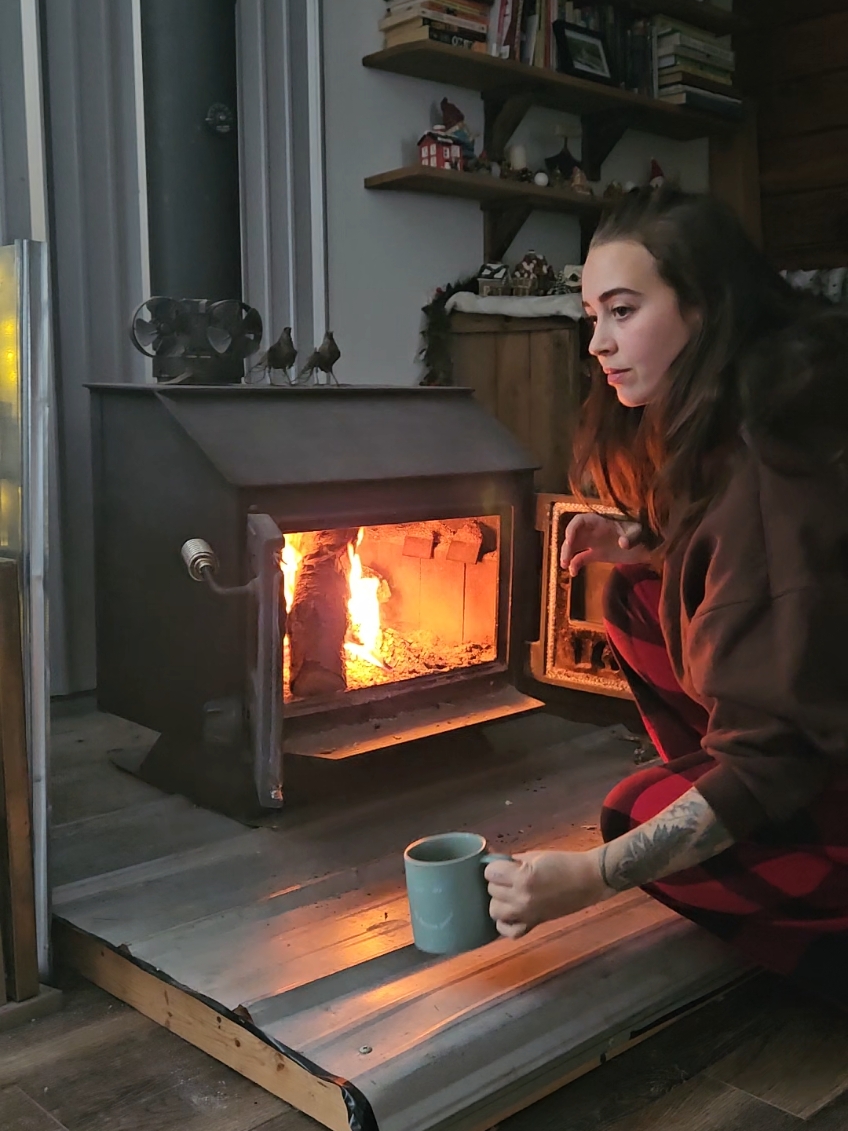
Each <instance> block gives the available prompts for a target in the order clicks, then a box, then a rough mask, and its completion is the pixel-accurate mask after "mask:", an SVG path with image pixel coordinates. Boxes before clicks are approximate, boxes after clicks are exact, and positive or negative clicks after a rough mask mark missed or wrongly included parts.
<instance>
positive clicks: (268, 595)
mask: <svg viewBox="0 0 848 1131" xmlns="http://www.w3.org/2000/svg"><path fill="white" fill-rule="evenodd" d="M283 543H284V539H283V535H282V533H281V532H280V528H279V527H278V526H277V524H276V523H275V522H274V520H273V519H272V518H271V517H270V516H269V515H267V514H251V515H248V518H247V559H248V560H247V565H248V574H249V576H251V577H252V578H253V600H254V601H255V605H256V607H255V615H254V616H251V617H248V618H247V621H248V633H249V639H248V647H247V714H248V722H249V726H250V741H251V746H252V750H253V777H254V782H255V784H256V794H257V797H258V799H259V803H260V805H262V806H263V807H264V808H268V809H278V808H280V807H281V806H282V804H283V694H282V687H283V637H284V635H285V628H284V625H283V623H282V622H283V620H284V619H285V601H283V600H281V592H280V591H281V588H282V580H283V575H282V573H281V571H280V554H281V552H282V549H283Z"/></svg>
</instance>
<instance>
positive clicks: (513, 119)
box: [483, 89, 537, 162]
mask: <svg viewBox="0 0 848 1131" xmlns="http://www.w3.org/2000/svg"><path fill="white" fill-rule="evenodd" d="M536 100H537V99H536V95H535V93H534V92H533V91H530V90H519V91H515V90H508V89H507V90H491V91H486V92H485V93H484V94H483V120H484V122H485V126H484V130H483V148H484V149H485V151H486V156H487V157H488V158H489V160H490V161H498V162H500V161H503V156H504V150H505V149H506V143H507V142H508V141H509V139H510V138H511V137H512V135H513V134H514V133H515V131H516V130H517V129H518V127H519V125H520V124H521V122H522V121H523V120H524V117H525V115H526V114H527V111H528V110H529V109H530V107H531V106H534V105H535V104H536Z"/></svg>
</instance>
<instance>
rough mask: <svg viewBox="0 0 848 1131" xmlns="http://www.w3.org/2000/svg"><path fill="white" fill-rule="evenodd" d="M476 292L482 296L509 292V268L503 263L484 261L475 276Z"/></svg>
mask: <svg viewBox="0 0 848 1131" xmlns="http://www.w3.org/2000/svg"><path fill="white" fill-rule="evenodd" d="M477 293H478V294H479V295H480V296H481V297H482V298H487V297H490V296H493V295H504V294H509V268H508V267H507V265H506V264H505V263H484V264H483V266H482V267H481V268H480V273H479V274H478V276H477Z"/></svg>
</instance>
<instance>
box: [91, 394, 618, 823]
mask: <svg viewBox="0 0 848 1131" xmlns="http://www.w3.org/2000/svg"><path fill="white" fill-rule="evenodd" d="M91 393H92V411H93V450H94V473H95V474H94V479H95V537H96V585H97V598H96V601H97V603H96V608H97V653H98V705H99V706H100V707H101V708H102V709H103V710H105V711H109V712H111V713H113V714H117V715H121V716H123V717H125V718H128V719H131V720H133V721H135V722H138V723H140V724H142V725H144V726H146V727H149V728H151V729H152V730H154V731H157V732H159V734H160V736H161V737H160V739H159V740H158V742H157V744H156V746H155V747H154V749H153V751H151V754H150V755H149V756H148V759H147V762H146V773H145V775H144V776H147V777H148V778H149V779H150V780H155V781H157V782H160V784H168V782H163V781H161V780H160V779H162V778H163V777H164V778H167V779H169V781H170V783H171V785H172V786H174V785H175V787H176V788H179V789H181V790H182V791H184V792H187V793H189V794H190V795H191V794H194V795H195V796H198V793H200V795H201V796H202V791H198V790H197V789H195V788H192V779H193V778H195V779H196V778H198V777H204V776H208V775H209V774H210V772H211V770H210V767H213V766H214V767H216V772H218V773H219V774H220V773H221V768H222V767H223V784H224V789H225V790H235V791H236V792H238V789H239V786H240V784H241V785H243V784H244V781H245V780H247V781H249V783H250V791H251V796H252V799H253V801H254V802H255V803H257V804H258V805H259V806H260V807H262V808H266V809H271V808H276V807H280V806H281V805H282V804H283V799H284V791H285V763H286V758H287V756H288V757H290V758H295V757H299V758H302V757H310V758H322V759H330V760H337V759H341V758H346V757H349V756H352V755H356V754H361V753H365V752H367V751H374V750H379V749H382V748H385V747H390V746H393V745H395V744H398V743H401V742H405V741H409V740H410V739H414V738H419V737H423V736H425V735H428V734H433V733H438V732H443V731H446V730H451V729H456V728H458V727H463V726H468V725H471V724H475V723H480V722H486V721H491V720H494V719H497V718H502V717H505V716H508V715H511V714H516V713H520V712H524V711H528V710H533V709H535V708H537V707H540V706H542V705H543V704H542V700H541V699H540V698H539V688H540V687H542V686H544V685H552V684H553V685H561V686H566V687H571V688H575V687H577V688H580V689H586V690H594V691H601V692H605V693H607V694H609V693H611V694H619V695H620V694H626V692H625V691H624V690H623V683H622V679H621V676H620V673H618V672H617V671H616V670H615V666H614V662H613V661H612V659H611V657H610V656H609V654H608V652H607V651H606V649H605V645H604V641H603V632H602V623H601V613H600V605H599V593H600V590H601V588H602V583H603V580H604V575H603V571H602V570H601V569H600V568H599V567H596V568H595V569H594V570H590V571H588V572H587V573H586V574H585V576H583V577H581V579H580V580H579V581H577V582H576V583H571V582H569V581H568V580H567V579H564V578H563V577H562V575H561V572H560V571H559V570H558V569H557V566H556V557H557V554H558V548H559V545H560V544H561V540H562V532H563V530H564V527H565V524H566V522H567V520H568V518H569V517H570V516H571V514H572V513H573V511H574V509H576V507H577V504H576V503H575V502H574V501H573V500H568V499H567V498H564V497H561V496H538V497H537V496H535V495H534V493H533V485H532V474H533V466H534V462H533V460H532V458H531V457H530V456H529V455H528V454H527V453H526V452H525V451H524V450H523V449H522V448H521V447H520V445H519V444H518V443H517V441H516V440H515V439H514V438H513V437H512V435H511V434H510V433H509V432H508V430H507V429H506V428H504V427H503V425H501V424H500V423H499V422H498V421H497V420H495V419H494V418H493V417H491V416H490V415H489V414H488V413H487V412H486V411H485V410H484V409H482V408H481V407H480V406H479V405H478V404H477V403H476V402H475V400H474V399H473V397H472V394H471V391H470V390H467V389H456V388H426V389H425V388H372V387H355V388H351V387H341V388H307V389H283V388H276V387H259V388H256V387H246V386H224V387H201V386H190V387H179V386H176V387H164V386H152V385H151V386H133V385H92V386H91ZM181 551H183V553H182V554H181ZM195 784H196V782H195Z"/></svg>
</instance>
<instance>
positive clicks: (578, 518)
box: [559, 514, 595, 569]
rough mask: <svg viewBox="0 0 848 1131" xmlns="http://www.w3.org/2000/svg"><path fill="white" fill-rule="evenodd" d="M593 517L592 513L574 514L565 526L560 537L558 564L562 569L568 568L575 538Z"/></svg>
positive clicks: (583, 530)
mask: <svg viewBox="0 0 848 1131" xmlns="http://www.w3.org/2000/svg"><path fill="white" fill-rule="evenodd" d="M594 517H595V516H594V515H588V514H576V515H575V516H574V518H572V519H571V521H570V522H569V524H568V526H566V528H565V535H564V537H563V539H562V549H561V550H560V552H559V564H560V566H561V568H562V569H568V565H569V562H570V561H571V556H572V554H573V553H574V543H575V539H576V538H577V537H578V536H579V535H580V534H581V533H583V532H585V530H586V528H587V526H588V525H589V522H588V521H587V520H589V519H590V518H594Z"/></svg>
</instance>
